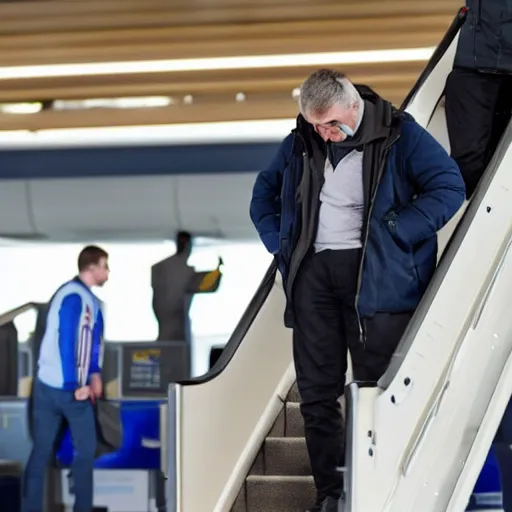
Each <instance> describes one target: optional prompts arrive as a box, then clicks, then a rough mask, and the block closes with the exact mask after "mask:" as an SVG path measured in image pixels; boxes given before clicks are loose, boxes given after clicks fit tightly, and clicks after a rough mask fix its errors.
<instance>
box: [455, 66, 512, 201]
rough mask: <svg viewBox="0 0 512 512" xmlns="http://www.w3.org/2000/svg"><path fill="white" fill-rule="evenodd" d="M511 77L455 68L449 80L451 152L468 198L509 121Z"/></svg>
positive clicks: (511, 95)
mask: <svg viewBox="0 0 512 512" xmlns="http://www.w3.org/2000/svg"><path fill="white" fill-rule="evenodd" d="M511 86H512V77H511V76H509V75H499V74H492V73H480V72H478V71H476V70H472V69H463V68H455V69H454V70H453V71H452V72H451V73H450V75H448V78H447V80H446V87H445V101H446V124H447V128H448V137H449V140H450V146H451V155H452V157H453V158H454V160H455V161H456V162H457V164H458V165H459V168H460V170H461V173H462V176H463V178H464V182H465V184H466V196H467V198H468V199H469V198H470V197H471V195H472V194H473V192H474V191H475V188H476V186H477V185H478V183H479V181H480V178H481V177H482V175H483V174H484V172H485V170H486V168H487V166H488V164H489V162H490V160H491V158H492V156H493V154H494V152H495V150H496V147H497V145H498V143H499V141H500V138H501V136H502V135H503V132H504V130H505V128H506V127H507V124H508V122H509V120H510V113H511V109H512V94H510V91H511Z"/></svg>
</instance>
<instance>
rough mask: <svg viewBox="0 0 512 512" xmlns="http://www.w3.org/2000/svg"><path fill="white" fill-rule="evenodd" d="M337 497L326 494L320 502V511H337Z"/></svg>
mask: <svg viewBox="0 0 512 512" xmlns="http://www.w3.org/2000/svg"><path fill="white" fill-rule="evenodd" d="M338 503H339V499H337V498H331V497H330V496H328V497H327V498H325V500H324V501H323V503H322V508H321V509H320V512H338Z"/></svg>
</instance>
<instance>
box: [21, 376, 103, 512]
mask: <svg viewBox="0 0 512 512" xmlns="http://www.w3.org/2000/svg"><path fill="white" fill-rule="evenodd" d="M63 420H66V421H67V423H68V425H69V428H70V430H71V436H72V438H73V447H74V457H73V465H72V468H71V469H72V472H73V480H74V494H75V507H74V512H91V511H92V505H93V468H94V453H95V450H96V422H95V418H94V409H93V406H92V403H91V401H90V400H87V401H83V402H79V401H77V400H75V398H74V396H73V393H72V392H71V391H63V390H60V389H54V388H51V387H49V386H46V385H45V384H43V383H42V382H41V381H39V380H35V382H34V390H33V419H32V422H33V447H32V453H31V454H30V458H29V460H28V463H27V467H26V470H25V478H24V485H25V488H24V508H23V510H24V511H25V512H42V510H43V499H44V487H45V473H46V468H47V466H48V463H49V462H50V459H51V457H52V455H53V454H54V445H55V441H56V438H57V435H58V433H59V430H60V427H61V424H62V421H63Z"/></svg>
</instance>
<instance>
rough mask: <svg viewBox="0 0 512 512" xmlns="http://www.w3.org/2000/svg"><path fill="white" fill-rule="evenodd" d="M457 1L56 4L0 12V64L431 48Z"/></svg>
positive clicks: (107, 0)
mask: <svg viewBox="0 0 512 512" xmlns="http://www.w3.org/2000/svg"><path fill="white" fill-rule="evenodd" d="M459 6H460V0H430V1H429V2H421V1H419V0H386V1H383V0H316V1H315V0H293V1H292V0H275V1H274V0H265V1H257V2H256V1H255V0H251V1H249V0H219V1H195V2H194V1H189V2H186V1H185V0H178V1H172V2H171V1H170V0H103V1H101V0H91V1H86V0H81V1H79V0H64V1H60V2H59V1H48V2H37V1H36V2H21V3H18V2H14V3H2V4H0V19H1V20H2V23H1V24H0V65H28V64H35V65H36V64H48V63H64V62H67V63H69V62H105V61H110V62H112V61H118V60H142V59H176V58H188V57H223V56H232V55H256V54H259V55H265V54H276V53H280V54H283V53H307V52H323V51H344V50H364V49H378V48H411V47H419V46H431V45H436V44H437V43H438V42H439V39H440V37H441V36H442V34H443V33H444V31H445V30H446V28H447V26H448V24H449V23H450V21H451V19H452V18H453V17H454V16H455V13H456V11H457V9H458V7H459Z"/></svg>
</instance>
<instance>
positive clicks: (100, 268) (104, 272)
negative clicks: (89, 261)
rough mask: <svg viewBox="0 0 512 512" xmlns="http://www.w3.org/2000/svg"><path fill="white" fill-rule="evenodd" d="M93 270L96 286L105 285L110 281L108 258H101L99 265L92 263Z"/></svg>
mask: <svg viewBox="0 0 512 512" xmlns="http://www.w3.org/2000/svg"><path fill="white" fill-rule="evenodd" d="M91 271H92V274H93V276H94V280H95V281H96V286H103V285H104V284H105V283H106V282H107V281H108V276H109V275H110V269H109V266H108V260H107V258H101V259H100V261H99V262H98V264H97V265H92V266H91Z"/></svg>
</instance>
